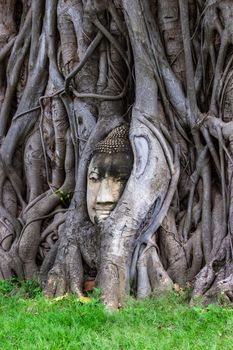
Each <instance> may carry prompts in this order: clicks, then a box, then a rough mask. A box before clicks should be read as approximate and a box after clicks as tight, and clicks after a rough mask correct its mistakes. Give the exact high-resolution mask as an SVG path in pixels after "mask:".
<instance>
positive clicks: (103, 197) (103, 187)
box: [96, 179, 114, 204]
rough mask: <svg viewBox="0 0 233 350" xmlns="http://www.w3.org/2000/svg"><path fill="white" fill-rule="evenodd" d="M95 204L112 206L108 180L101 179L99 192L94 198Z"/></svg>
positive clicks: (112, 199) (111, 194) (112, 201)
mask: <svg viewBox="0 0 233 350" xmlns="http://www.w3.org/2000/svg"><path fill="white" fill-rule="evenodd" d="M96 203H97V204H98V203H99V204H100V203H101V204H103V203H105V204H107V203H108V204H112V203H114V197H113V193H112V188H111V184H110V183H109V181H108V179H103V180H102V181H101V184H100V187H99V192H98V195H97V198H96Z"/></svg>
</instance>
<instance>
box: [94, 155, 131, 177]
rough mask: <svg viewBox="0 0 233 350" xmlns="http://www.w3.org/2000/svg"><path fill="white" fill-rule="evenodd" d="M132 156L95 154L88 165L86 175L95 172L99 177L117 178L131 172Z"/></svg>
mask: <svg viewBox="0 0 233 350" xmlns="http://www.w3.org/2000/svg"><path fill="white" fill-rule="evenodd" d="M132 163H133V156H132V154H130V153H125V152H118V153H112V154H106V153H96V154H95V155H94V156H93V157H92V159H91V162H90V164H89V168H88V173H90V172H92V171H96V172H98V173H100V174H101V175H106V174H109V175H111V176H119V175H121V174H123V175H128V174H129V173H130V172H131V169H132Z"/></svg>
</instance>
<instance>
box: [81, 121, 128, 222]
mask: <svg viewBox="0 0 233 350" xmlns="http://www.w3.org/2000/svg"><path fill="white" fill-rule="evenodd" d="M122 127H123V126H122ZM122 127H119V128H122ZM117 129H118V128H116V129H114V131H113V132H112V133H113V137H112V133H110V134H109V136H108V137H107V138H106V139H105V140H104V141H101V143H99V144H98V145H97V149H96V151H95V153H94V155H93V157H92V159H91V161H90V164H89V167H88V174H87V210H88V214H89V217H90V219H91V221H92V222H93V223H96V224H98V223H100V222H102V221H103V220H105V219H106V218H107V217H108V216H109V215H110V214H111V212H112V211H113V209H114V208H115V206H116V204H117V202H118V200H119V199H120V197H121V195H122V192H123V190H124V188H125V185H126V182H127V180H128V178H129V176H130V173H131V170H132V166H133V155H132V151H131V148H130V144H129V141H128V139H126V138H125V139H124V140H123V138H121V137H119V138H118V139H117V137H118V136H119V135H121V136H122V134H121V133H120V134H119V133H118V131H119V130H117ZM127 131H128V129H127ZM125 136H126V135H125ZM125 136H124V137H125Z"/></svg>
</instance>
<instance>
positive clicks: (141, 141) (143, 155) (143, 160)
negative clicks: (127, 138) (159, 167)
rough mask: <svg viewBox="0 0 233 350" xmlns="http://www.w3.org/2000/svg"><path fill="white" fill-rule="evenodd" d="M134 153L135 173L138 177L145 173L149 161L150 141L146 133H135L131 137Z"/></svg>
mask: <svg viewBox="0 0 233 350" xmlns="http://www.w3.org/2000/svg"><path fill="white" fill-rule="evenodd" d="M131 142H132V147H133V153H134V169H133V171H134V174H135V176H136V177H137V178H139V177H140V176H141V175H143V174H144V171H145V169H146V166H147V164H148V161H149V152H150V148H149V141H148V140H147V138H146V136H145V135H141V136H140V135H133V136H132V138H131Z"/></svg>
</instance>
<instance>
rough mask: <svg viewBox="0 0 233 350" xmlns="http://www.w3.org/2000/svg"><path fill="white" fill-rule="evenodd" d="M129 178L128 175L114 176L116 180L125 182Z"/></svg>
mask: <svg viewBox="0 0 233 350" xmlns="http://www.w3.org/2000/svg"><path fill="white" fill-rule="evenodd" d="M127 180H128V176H117V177H114V181H115V182H121V183H125V182H126V181H127Z"/></svg>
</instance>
